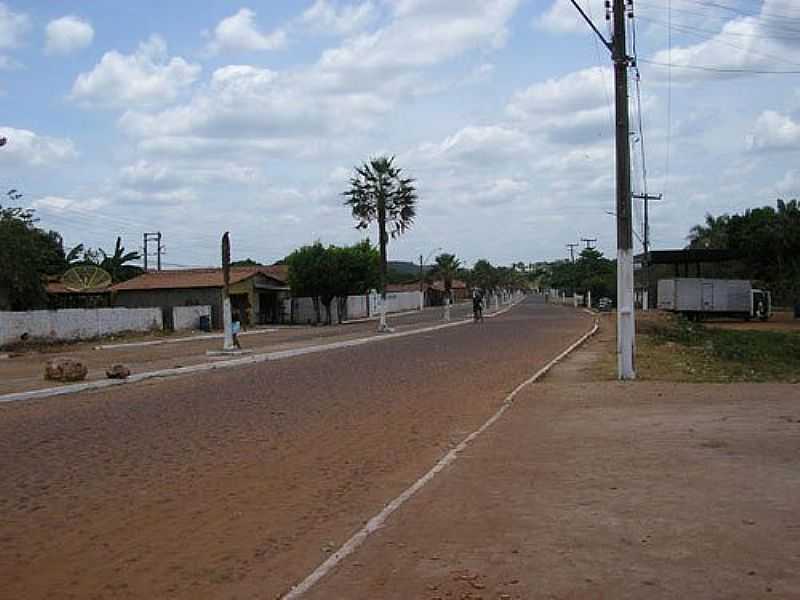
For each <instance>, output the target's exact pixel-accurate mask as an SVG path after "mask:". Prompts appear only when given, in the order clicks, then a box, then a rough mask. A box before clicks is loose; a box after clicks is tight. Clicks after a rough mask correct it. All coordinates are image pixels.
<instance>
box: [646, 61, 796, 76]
mask: <svg viewBox="0 0 800 600" xmlns="http://www.w3.org/2000/svg"><path fill="white" fill-rule="evenodd" d="M639 62H643V63H647V64H649V65H658V66H660V67H669V68H670V69H692V70H696V71H712V72H714V73H749V74H751V75H800V69H796V70H793V69H789V70H774V71H771V70H766V69H746V68H739V67H732V68H729V67H712V66H709V65H684V64H674V63H672V61H671V60H670V61H669V62H661V61H657V60H649V59H646V58H640V59H639Z"/></svg>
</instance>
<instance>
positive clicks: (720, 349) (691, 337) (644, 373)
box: [637, 315, 800, 383]
mask: <svg viewBox="0 0 800 600" xmlns="http://www.w3.org/2000/svg"><path fill="white" fill-rule="evenodd" d="M639 333H640V335H639V336H638V340H639V344H638V348H637V362H638V365H637V368H638V371H639V375H640V376H641V378H642V379H659V380H663V379H669V380H673V381H689V382H739V381H741V382H745V381H751V382H763V381H780V382H788V383H799V382H800V334H798V333H794V332H778V331H736V330H728V329H714V328H709V327H705V326H703V325H702V324H699V323H692V322H690V321H688V320H687V319H685V318H682V317H677V316H672V315H657V316H656V315H654V316H653V317H650V316H649V315H648V316H646V317H645V318H643V319H641V320H640V323H639Z"/></svg>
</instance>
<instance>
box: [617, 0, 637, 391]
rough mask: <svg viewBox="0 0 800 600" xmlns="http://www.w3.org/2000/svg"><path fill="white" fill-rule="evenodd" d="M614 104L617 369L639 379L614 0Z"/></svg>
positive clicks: (622, 76)
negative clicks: (637, 372)
mask: <svg viewBox="0 0 800 600" xmlns="http://www.w3.org/2000/svg"><path fill="white" fill-rule="evenodd" d="M613 2H614V5H613V22H614V36H613V38H612V39H611V53H612V60H613V61H614V104H615V107H616V157H617V369H618V376H619V379H623V380H627V379H635V378H636V370H635V367H634V354H635V339H636V319H635V315H634V308H633V219H632V214H631V213H632V212H633V211H632V206H631V202H632V198H631V148H630V137H629V135H630V117H629V115H628V66H629V64H630V58H629V57H628V53H627V49H626V44H625V17H626V15H625V0H613Z"/></svg>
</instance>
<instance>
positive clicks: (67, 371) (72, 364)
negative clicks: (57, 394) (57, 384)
mask: <svg viewBox="0 0 800 600" xmlns="http://www.w3.org/2000/svg"><path fill="white" fill-rule="evenodd" d="M88 373H89V369H88V367H87V366H86V365H85V364H84V363H83V362H81V361H79V360H77V359H74V358H51V359H50V360H48V361H47V363H45V366H44V378H45V379H50V380H52V381H83V380H84V379H86V375H87V374H88Z"/></svg>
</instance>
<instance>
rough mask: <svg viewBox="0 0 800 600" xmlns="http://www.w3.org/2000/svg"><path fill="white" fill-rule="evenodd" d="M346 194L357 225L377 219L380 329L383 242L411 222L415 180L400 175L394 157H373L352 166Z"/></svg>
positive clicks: (383, 324)
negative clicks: (351, 174) (358, 165)
mask: <svg viewBox="0 0 800 600" xmlns="http://www.w3.org/2000/svg"><path fill="white" fill-rule="evenodd" d="M343 195H344V196H345V197H346V198H347V199H346V200H345V205H346V206H349V207H350V209H351V210H352V213H353V218H354V219H356V220H357V221H358V224H357V225H356V228H358V229H366V228H368V227H369V226H370V224H371V223H373V222H377V223H378V239H379V242H378V247H379V249H380V292H381V299H382V303H381V306H382V310H381V323H380V329H381V330H385V329H386V328H387V327H386V246H387V245H388V243H389V236H390V235H391V237H392V238H396V237H397V236H399V235H401V234H402V233H404V232H405V231H406V230H407V229H408V228H409V227H411V225H412V224H413V223H414V217H415V216H416V204H417V193H416V188H415V187H414V180H413V179H411V178H407V177H403V176H402V169H400V168H398V167H395V166H394V157H391V158H390V157H387V156H381V157H378V158H373V159H371V160H370V161H369V162H366V163H364V164H363V165H362V166H360V167H355V169H354V175H353V176H352V177H351V178H350V189H349V190H347V191H346V192H344V193H343Z"/></svg>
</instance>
